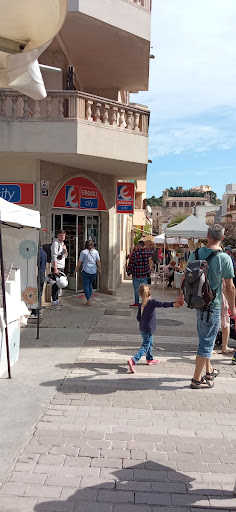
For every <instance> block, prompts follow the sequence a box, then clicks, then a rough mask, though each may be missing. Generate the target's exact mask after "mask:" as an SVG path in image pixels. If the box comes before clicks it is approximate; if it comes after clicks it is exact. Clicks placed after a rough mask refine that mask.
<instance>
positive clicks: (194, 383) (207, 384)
mask: <svg viewBox="0 0 236 512" xmlns="http://www.w3.org/2000/svg"><path fill="white" fill-rule="evenodd" d="M213 386H214V382H212V381H211V380H209V379H207V378H206V377H202V378H201V380H195V379H192V380H191V384H190V388H192V389H209V388H213Z"/></svg>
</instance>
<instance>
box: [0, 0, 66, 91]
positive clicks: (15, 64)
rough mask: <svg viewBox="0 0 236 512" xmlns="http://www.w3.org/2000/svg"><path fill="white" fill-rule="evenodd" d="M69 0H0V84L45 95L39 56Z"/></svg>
mask: <svg viewBox="0 0 236 512" xmlns="http://www.w3.org/2000/svg"><path fill="white" fill-rule="evenodd" d="M67 4H68V0H50V1H48V0H40V2H38V0H20V1H19V0H11V1H9V0H0V10H1V18H0V87H1V88H4V89H7V88H12V89H16V90H17V91H20V92H21V93H23V94H26V95H27V96H30V97H31V98H33V99H34V100H41V99H43V98H45V97H46V95H47V94H46V90H45V87H44V82H43V78H42V75H41V71H40V66H39V63H38V60H37V59H38V57H39V56H40V55H41V54H42V53H43V52H44V51H45V49H46V48H47V46H49V44H50V43H51V41H52V39H53V38H54V37H55V35H56V34H57V33H58V32H59V30H60V28H61V27H62V25H63V23H64V20H65V17H66V13H67Z"/></svg>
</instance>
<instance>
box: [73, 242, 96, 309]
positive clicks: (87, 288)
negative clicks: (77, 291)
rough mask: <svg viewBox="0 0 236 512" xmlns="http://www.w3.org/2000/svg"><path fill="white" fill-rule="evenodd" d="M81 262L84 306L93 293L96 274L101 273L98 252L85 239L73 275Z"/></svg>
mask: <svg viewBox="0 0 236 512" xmlns="http://www.w3.org/2000/svg"><path fill="white" fill-rule="evenodd" d="M82 263H83V270H82V280H83V285H84V293H85V297H86V299H87V302H86V306H90V305H91V297H92V293H93V282H94V281H95V279H96V277H97V274H98V275H99V276H100V275H101V261H100V256H99V252H98V251H97V250H96V249H94V245H93V242H91V241H90V240H87V242H86V243H85V249H84V250H83V251H81V253H80V256H79V261H78V263H77V265H76V268H75V272H74V275H75V274H76V272H77V271H78V270H79V268H80V266H81V265H82Z"/></svg>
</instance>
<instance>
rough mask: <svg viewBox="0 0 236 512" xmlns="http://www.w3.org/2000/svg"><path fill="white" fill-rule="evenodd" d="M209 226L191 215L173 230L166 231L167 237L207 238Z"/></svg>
mask: <svg viewBox="0 0 236 512" xmlns="http://www.w3.org/2000/svg"><path fill="white" fill-rule="evenodd" d="M208 227H209V226H207V224H205V223H204V222H202V221H201V220H199V219H197V217H195V216H194V215H190V216H189V217H187V219H185V220H183V222H180V224H177V225H176V226H173V227H172V228H166V229H165V236H166V238H167V237H183V238H187V239H190V238H203V239H204V238H206V237H207V233H208Z"/></svg>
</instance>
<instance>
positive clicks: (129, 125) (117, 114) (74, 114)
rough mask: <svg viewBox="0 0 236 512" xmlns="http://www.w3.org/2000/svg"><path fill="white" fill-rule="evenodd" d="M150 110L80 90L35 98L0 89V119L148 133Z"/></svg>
mask: <svg viewBox="0 0 236 512" xmlns="http://www.w3.org/2000/svg"><path fill="white" fill-rule="evenodd" d="M149 116H150V112H149V111H148V110H147V109H145V108H143V109H142V108H141V107H134V106H132V105H125V104H123V103H119V102H117V101H113V100H110V99H107V98H101V97H99V96H94V95H92V94H88V93H85V92H81V91H48V92H47V97H46V98H45V99H44V100H42V101H35V100H32V99H31V98H28V97H27V96H24V95H22V94H20V93H17V92H15V91H12V90H4V89H2V90H1V91H0V121H68V119H70V120H71V119H77V120H80V121H82V122H87V123H94V124H96V125H101V126H104V127H109V128H114V129H120V130H124V129H125V130H128V131H132V132H135V133H140V132H141V133H144V134H147V133H148V126H149Z"/></svg>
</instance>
